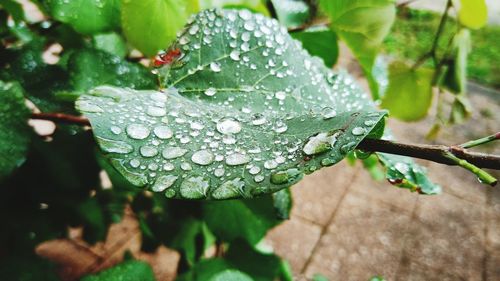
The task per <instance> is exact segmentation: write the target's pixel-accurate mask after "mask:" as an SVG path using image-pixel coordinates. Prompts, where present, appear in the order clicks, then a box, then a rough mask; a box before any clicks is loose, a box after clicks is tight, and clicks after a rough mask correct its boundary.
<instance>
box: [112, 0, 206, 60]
mask: <svg viewBox="0 0 500 281" xmlns="http://www.w3.org/2000/svg"><path fill="white" fill-rule="evenodd" d="M197 2H198V1H194V0H189V1H183V0H141V1H137V0H132V1H130V0H129V1H123V6H122V26H123V32H124V34H125V37H126V38H127V40H128V41H129V42H130V43H131V44H132V45H133V46H134V47H136V48H137V49H139V51H141V52H143V53H144V54H145V55H147V56H153V55H155V54H156V53H157V52H158V51H159V50H162V49H165V48H167V47H168V45H169V44H170V43H171V42H172V41H173V40H174V39H175V34H176V33H177V31H178V30H180V29H181V28H182V27H183V26H184V24H185V23H186V21H187V19H188V16H189V15H190V14H191V13H192V12H196V11H197V5H198V3H197Z"/></svg>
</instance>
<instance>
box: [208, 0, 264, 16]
mask: <svg viewBox="0 0 500 281" xmlns="http://www.w3.org/2000/svg"><path fill="white" fill-rule="evenodd" d="M199 1H200V7H201V10H205V9H211V8H228V9H229V8H232V9H248V10H250V11H252V12H255V13H261V14H263V15H266V16H269V11H268V10H267V7H266V4H265V0H199Z"/></svg>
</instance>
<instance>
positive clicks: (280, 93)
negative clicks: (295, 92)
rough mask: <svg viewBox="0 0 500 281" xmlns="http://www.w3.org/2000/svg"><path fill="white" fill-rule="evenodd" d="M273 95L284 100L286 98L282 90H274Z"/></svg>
mask: <svg viewBox="0 0 500 281" xmlns="http://www.w3.org/2000/svg"><path fill="white" fill-rule="evenodd" d="M274 97H275V98H277V99H278V100H284V99H285V98H286V93H285V92H283V91H279V92H276V94H274Z"/></svg>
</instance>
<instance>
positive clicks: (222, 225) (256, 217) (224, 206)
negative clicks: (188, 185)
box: [203, 196, 280, 245]
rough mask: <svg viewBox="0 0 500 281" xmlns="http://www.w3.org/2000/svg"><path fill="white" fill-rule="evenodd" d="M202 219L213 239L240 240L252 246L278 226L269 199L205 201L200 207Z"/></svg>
mask: <svg viewBox="0 0 500 281" xmlns="http://www.w3.org/2000/svg"><path fill="white" fill-rule="evenodd" d="M203 217H204V220H205V222H206V223H207V226H208V228H209V229H210V230H211V231H212V232H213V233H214V234H215V236H216V237H219V238H220V239H222V240H224V241H233V240H235V239H237V238H241V239H244V240H246V241H248V243H250V244H252V245H255V244H257V243H258V242H259V241H260V240H261V239H262V238H263V237H264V235H266V233H267V231H268V230H269V229H271V228H272V227H274V226H276V225H278V224H279V223H280V220H278V219H277V218H276V215H275V212H274V208H273V202H272V200H271V198H270V197H269V196H267V197H262V198H256V199H252V200H230V201H221V202H207V203H206V204H205V205H204V207H203Z"/></svg>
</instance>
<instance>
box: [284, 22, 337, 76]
mask: <svg viewBox="0 0 500 281" xmlns="http://www.w3.org/2000/svg"><path fill="white" fill-rule="evenodd" d="M290 35H292V37H293V38H294V39H297V40H299V41H300V42H302V46H303V47H304V49H306V50H307V52H309V54H311V55H312V56H317V57H320V58H321V59H323V62H324V63H325V65H326V66H328V67H331V66H333V65H335V64H336V63H337V59H338V56H339V46H338V40H337V35H336V34H335V32H333V31H331V30H330V29H329V28H326V27H312V28H308V29H306V30H304V31H300V32H292V33H291V34H290Z"/></svg>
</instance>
